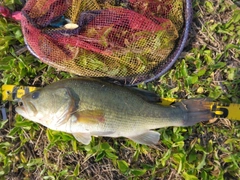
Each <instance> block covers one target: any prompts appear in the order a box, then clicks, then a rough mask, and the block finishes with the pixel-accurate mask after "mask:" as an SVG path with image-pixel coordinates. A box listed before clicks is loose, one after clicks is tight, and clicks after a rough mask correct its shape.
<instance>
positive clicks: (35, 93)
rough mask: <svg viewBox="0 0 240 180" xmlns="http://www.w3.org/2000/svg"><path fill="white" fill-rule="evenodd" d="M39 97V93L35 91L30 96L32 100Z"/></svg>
mask: <svg viewBox="0 0 240 180" xmlns="http://www.w3.org/2000/svg"><path fill="white" fill-rule="evenodd" d="M38 97H39V92H38V91H36V92H34V93H33V94H32V99H37V98H38Z"/></svg>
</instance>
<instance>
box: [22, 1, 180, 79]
mask: <svg viewBox="0 0 240 180" xmlns="http://www.w3.org/2000/svg"><path fill="white" fill-rule="evenodd" d="M183 11H184V2H183V0H160V1H158V0H38V1H36V0H28V1H27V3H26V5H25V7H24V8H23V9H22V15H23V18H22V20H21V24H22V30H23V34H24V38H25V42H26V44H27V45H28V47H29V49H30V51H31V52H32V53H33V54H34V55H35V56H37V57H38V58H39V59H40V60H42V61H43V62H45V63H47V64H49V65H51V66H53V67H56V68H58V69H60V70H63V71H68V72H71V73H75V74H78V75H81V76H94V77H104V76H108V77H115V78H117V77H120V78H121V77H136V76H139V75H144V74H149V73H151V71H153V69H154V68H156V67H158V66H161V64H162V63H164V61H165V60H166V58H167V57H168V56H169V54H170V53H171V52H172V51H173V49H174V47H175V44H176V42H177V40H178V38H179V34H180V33H181V32H182V28H183V26H184V14H183Z"/></svg>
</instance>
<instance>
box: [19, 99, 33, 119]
mask: <svg viewBox="0 0 240 180" xmlns="http://www.w3.org/2000/svg"><path fill="white" fill-rule="evenodd" d="M20 102H21V103H22V105H20V106H18V107H17V108H16V112H17V113H18V114H20V115H22V116H25V117H26V116H29V115H30V116H35V115H36V114H37V109H36V107H35V106H34V105H33V103H31V102H28V103H26V102H24V101H23V100H22V101H20Z"/></svg>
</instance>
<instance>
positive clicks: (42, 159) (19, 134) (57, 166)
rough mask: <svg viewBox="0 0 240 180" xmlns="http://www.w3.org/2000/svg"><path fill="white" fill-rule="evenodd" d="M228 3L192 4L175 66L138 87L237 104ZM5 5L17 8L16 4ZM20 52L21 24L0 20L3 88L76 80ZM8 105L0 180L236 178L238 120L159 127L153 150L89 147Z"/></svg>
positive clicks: (238, 83) (0, 133) (233, 24)
mask: <svg viewBox="0 0 240 180" xmlns="http://www.w3.org/2000/svg"><path fill="white" fill-rule="evenodd" d="M233 2H234V1H233ZM233 2H232V1H230V0H227V1H223V0H220V1H215V0H212V1H210V0H207V1H197V0H195V1H194V2H193V6H194V20H193V24H192V28H191V33H190V37H189V40H188V44H187V46H186V48H185V50H184V52H183V53H182V54H181V57H180V58H179V60H178V62H177V63H176V64H175V66H174V67H173V68H172V69H171V70H170V71H168V73H167V74H165V75H164V76H162V77H161V78H160V79H159V80H156V81H154V82H151V83H148V84H142V85H140V86H139V87H140V88H144V89H148V90H150V91H154V92H156V93H158V94H159V95H160V96H161V97H174V98H197V97H210V98H213V99H215V100H218V101H223V102H232V103H240V70H239V67H240V60H239V59H240V58H239V57H240V42H239V39H240V25H239V24H240V23H239V22H240V9H239V8H238V7H237V6H236V5H234V3H233ZM4 3H5V4H6V5H8V6H9V7H10V8H11V9H19V8H20V7H21V5H20V3H19V2H18V0H11V1H10V0H4ZM22 48H24V42H23V36H22V33H21V30H20V25H19V24H17V23H15V22H11V21H10V20H7V19H5V18H2V17H0V72H1V73H0V77H1V82H0V85H2V84H16V85H19V84H21V85H33V86H45V85H47V84H49V83H51V82H54V81H58V80H60V79H63V78H68V77H72V76H73V75H71V74H68V73H65V72H59V71H57V70H56V69H54V68H52V67H49V66H47V65H45V64H43V63H41V62H40V61H38V60H37V59H36V58H35V57H33V56H32V55H31V54H30V53H29V52H28V51H24V52H20V51H19V50H22ZM5 106H6V107H7V110H8V120H7V121H2V120H0V179H74V180H75V179H184V180H197V179H202V180H209V179H219V180H220V179H234V180H235V179H240V158H239V157H240V123H239V121H230V120H228V119H219V120H217V121H215V122H211V123H201V124H197V125H195V126H192V127H186V128H183V127H169V128H162V129H159V130H158V131H159V132H160V133H161V141H160V142H159V144H158V145H157V146H156V147H155V148H151V147H148V146H145V145H138V144H136V143H134V142H132V141H131V140H128V139H125V138H118V139H113V138H102V137H99V138H93V139H92V141H91V143H90V144H89V145H87V146H86V145H82V144H80V143H78V142H77V141H76V140H75V139H74V138H73V137H72V136H71V135H69V134H66V133H62V132H56V131H52V130H49V129H46V128H45V127H43V126H41V125H38V124H36V123H33V122H31V121H28V120H25V119H23V118H22V117H20V116H19V115H16V114H15V111H14V108H15V106H16V103H12V102H6V104H5Z"/></svg>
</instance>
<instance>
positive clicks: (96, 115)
mask: <svg viewBox="0 0 240 180" xmlns="http://www.w3.org/2000/svg"><path fill="white" fill-rule="evenodd" d="M75 116H76V117H77V121H78V122H80V123H84V124H97V123H103V122H104V121H105V119H104V112H103V111H102V110H85V111H78V112H76V113H75Z"/></svg>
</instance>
